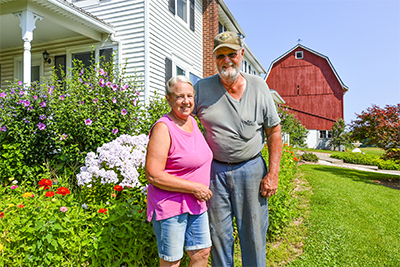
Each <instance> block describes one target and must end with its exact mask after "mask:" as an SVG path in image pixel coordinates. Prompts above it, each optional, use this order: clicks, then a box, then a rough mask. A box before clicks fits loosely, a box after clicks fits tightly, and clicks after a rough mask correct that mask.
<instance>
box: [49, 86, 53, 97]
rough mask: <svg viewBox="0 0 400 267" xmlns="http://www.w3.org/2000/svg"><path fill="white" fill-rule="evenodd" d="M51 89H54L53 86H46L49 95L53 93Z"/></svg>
mask: <svg viewBox="0 0 400 267" xmlns="http://www.w3.org/2000/svg"><path fill="white" fill-rule="evenodd" d="M53 91H54V86H52V87H48V92H49V94H50V95H53Z"/></svg>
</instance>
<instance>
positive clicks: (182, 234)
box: [146, 76, 212, 266]
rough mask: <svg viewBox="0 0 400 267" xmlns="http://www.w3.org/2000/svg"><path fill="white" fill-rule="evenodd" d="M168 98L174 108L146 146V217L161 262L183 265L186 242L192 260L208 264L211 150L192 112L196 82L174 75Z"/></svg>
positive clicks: (161, 120)
mask: <svg viewBox="0 0 400 267" xmlns="http://www.w3.org/2000/svg"><path fill="white" fill-rule="evenodd" d="M166 99H167V101H168V104H169V106H170V107H171V111H170V112H169V113H168V114H166V115H164V116H163V117H162V118H160V119H159V120H158V121H157V122H156V123H155V124H154V126H153V128H152V130H151V133H150V140H149V144H148V149H147V157H146V178H147V180H148V182H149V183H150V185H149V188H148V194H147V219H148V220H149V221H152V222H153V230H154V233H155V235H156V238H157V247H158V254H159V257H160V266H179V264H180V260H181V258H182V256H183V248H184V247H185V249H186V251H187V253H188V255H189V258H190V263H189V266H207V261H208V255H209V253H210V247H211V238H210V232H209V226H208V216H207V206H206V202H205V201H207V200H209V199H210V198H211V195H212V193H211V191H210V189H209V188H208V187H209V184H210V167H211V161H212V152H211V150H210V148H209V147H208V145H207V143H206V141H205V139H204V137H203V135H202V133H201V132H200V130H199V128H198V126H197V122H196V121H195V120H194V119H193V117H191V116H190V114H191V113H192V111H193V107H194V89H193V85H192V83H191V82H190V81H189V80H188V79H187V78H186V77H185V76H177V77H173V78H171V79H170V80H169V81H168V82H167V91H166Z"/></svg>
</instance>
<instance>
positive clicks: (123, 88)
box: [120, 84, 129, 91]
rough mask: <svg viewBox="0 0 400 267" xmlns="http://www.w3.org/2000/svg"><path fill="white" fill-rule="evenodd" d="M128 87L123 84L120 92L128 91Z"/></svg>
mask: <svg viewBox="0 0 400 267" xmlns="http://www.w3.org/2000/svg"><path fill="white" fill-rule="evenodd" d="M128 87H129V85H127V84H125V85H123V86H121V89H120V90H121V91H123V90H126V89H128Z"/></svg>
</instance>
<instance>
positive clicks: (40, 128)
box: [37, 122, 46, 130]
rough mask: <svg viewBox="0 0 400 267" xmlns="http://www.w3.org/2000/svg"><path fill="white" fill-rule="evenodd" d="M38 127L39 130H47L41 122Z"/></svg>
mask: <svg viewBox="0 0 400 267" xmlns="http://www.w3.org/2000/svg"><path fill="white" fill-rule="evenodd" d="M37 127H38V128H39V130H44V129H46V125H44V124H43V123H41V122H39V123H38V125H37Z"/></svg>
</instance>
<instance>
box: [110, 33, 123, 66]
mask: <svg viewBox="0 0 400 267" xmlns="http://www.w3.org/2000/svg"><path fill="white" fill-rule="evenodd" d="M110 40H111V41H113V42H116V43H117V44H118V50H117V51H118V52H117V57H118V71H119V73H121V71H122V64H123V62H122V43H121V40H120V39H119V38H117V37H115V33H113V34H110Z"/></svg>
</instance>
